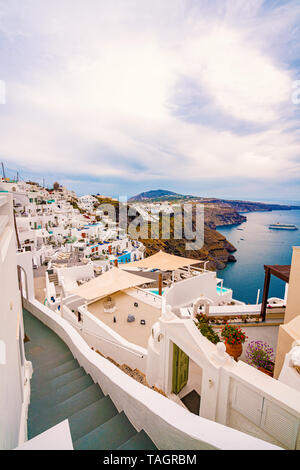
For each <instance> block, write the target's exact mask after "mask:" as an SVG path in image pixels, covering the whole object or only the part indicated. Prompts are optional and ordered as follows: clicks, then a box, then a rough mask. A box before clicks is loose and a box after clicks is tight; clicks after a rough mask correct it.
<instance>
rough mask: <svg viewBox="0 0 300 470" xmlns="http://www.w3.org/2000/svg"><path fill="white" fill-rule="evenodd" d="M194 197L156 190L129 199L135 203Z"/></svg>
mask: <svg viewBox="0 0 300 470" xmlns="http://www.w3.org/2000/svg"><path fill="white" fill-rule="evenodd" d="M191 197H193V196H186V195H183V194H178V193H174V192H173V191H168V190H166V189H155V190H152V191H146V192H144V193H140V194H137V195H136V196H133V197H132V198H130V199H129V202H133V201H150V200H155V199H187V198H191Z"/></svg>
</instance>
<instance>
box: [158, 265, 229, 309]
mask: <svg viewBox="0 0 300 470" xmlns="http://www.w3.org/2000/svg"><path fill="white" fill-rule="evenodd" d="M204 293H205V297H207V298H209V299H211V300H212V301H213V302H214V303H218V302H224V301H225V300H226V301H228V302H229V301H230V300H231V292H229V293H228V294H226V295H218V293H217V279H216V277H215V273H213V272H205V273H203V274H200V275H199V276H195V277H191V278H189V279H186V280H184V281H180V282H177V283H175V284H174V285H173V286H172V287H170V289H168V291H167V292H166V303H167V305H171V307H180V306H186V305H189V304H191V303H192V302H193V301H194V300H196V299H197V298H199V297H200V296H201V295H203V294H204Z"/></svg>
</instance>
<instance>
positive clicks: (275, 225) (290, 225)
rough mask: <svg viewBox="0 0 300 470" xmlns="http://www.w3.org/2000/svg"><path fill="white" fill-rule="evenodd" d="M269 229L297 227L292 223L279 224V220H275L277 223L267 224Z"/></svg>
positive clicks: (294, 228) (293, 228)
mask: <svg viewBox="0 0 300 470" xmlns="http://www.w3.org/2000/svg"><path fill="white" fill-rule="evenodd" d="M269 229H270V230H298V227H296V225H292V224H280V223H279V222H277V224H271V225H269Z"/></svg>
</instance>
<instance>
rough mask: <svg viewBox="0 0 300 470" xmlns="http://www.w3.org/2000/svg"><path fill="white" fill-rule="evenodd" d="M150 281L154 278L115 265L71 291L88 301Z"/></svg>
mask: <svg viewBox="0 0 300 470" xmlns="http://www.w3.org/2000/svg"><path fill="white" fill-rule="evenodd" d="M149 282H153V279H148V278H146V277H142V276H139V275H137V274H132V273H128V272H126V271H122V269H119V268H116V267H113V268H112V269H110V270H109V271H107V272H105V273H104V274H102V275H101V276H98V277H95V278H94V279H92V280H90V281H88V282H86V283H85V284H83V285H81V286H78V287H77V288H76V289H73V290H72V291H71V293H72V294H76V295H79V296H80V297H83V298H84V299H86V300H88V301H92V300H98V299H101V298H102V297H106V296H107V295H110V294H113V293H114V292H118V291H120V290H124V289H129V288H130V287H135V286H140V285H141V284H146V283H149Z"/></svg>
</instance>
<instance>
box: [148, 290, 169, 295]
mask: <svg viewBox="0 0 300 470" xmlns="http://www.w3.org/2000/svg"><path fill="white" fill-rule="evenodd" d="M150 292H152V294H156V295H159V293H158V289H150ZM164 292H165V290H164V289H163V290H162V293H164Z"/></svg>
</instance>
